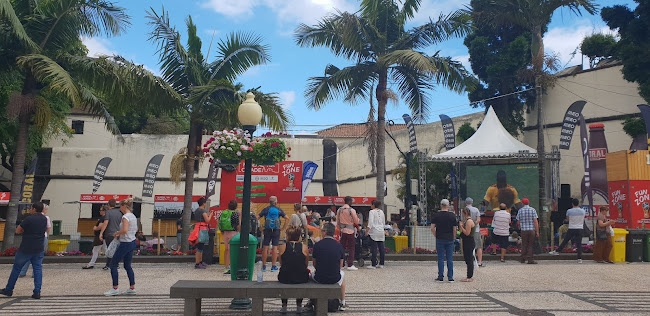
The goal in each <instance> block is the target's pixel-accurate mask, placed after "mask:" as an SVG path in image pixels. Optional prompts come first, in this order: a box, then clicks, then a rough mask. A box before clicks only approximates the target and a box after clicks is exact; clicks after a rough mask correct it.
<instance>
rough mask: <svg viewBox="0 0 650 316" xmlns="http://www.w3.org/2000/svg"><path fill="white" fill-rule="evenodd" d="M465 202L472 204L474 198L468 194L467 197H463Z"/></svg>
mask: <svg viewBox="0 0 650 316" xmlns="http://www.w3.org/2000/svg"><path fill="white" fill-rule="evenodd" d="M465 203H466V204H472V203H474V200H472V198H471V197H469V196H468V197H467V198H466V199H465Z"/></svg>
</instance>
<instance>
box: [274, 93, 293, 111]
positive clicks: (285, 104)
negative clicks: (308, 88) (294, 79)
mask: <svg viewBox="0 0 650 316" xmlns="http://www.w3.org/2000/svg"><path fill="white" fill-rule="evenodd" d="M278 97H279V98H280V104H282V108H284V109H285V110H288V109H289V108H291V106H292V105H293V103H294V102H295V101H296V91H281V92H280V93H278Z"/></svg>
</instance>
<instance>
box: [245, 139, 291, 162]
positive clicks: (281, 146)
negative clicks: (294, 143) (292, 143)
mask: <svg viewBox="0 0 650 316" xmlns="http://www.w3.org/2000/svg"><path fill="white" fill-rule="evenodd" d="M263 136H264V137H268V138H257V139H255V141H253V151H252V153H251V158H252V159H253V163H255V164H257V165H269V164H276V163H278V162H282V161H285V160H287V158H289V157H291V154H290V151H291V147H287V145H286V144H285V143H284V141H282V140H281V139H280V138H278V137H273V136H275V135H273V134H271V133H270V132H269V133H266V134H264V135H263Z"/></svg>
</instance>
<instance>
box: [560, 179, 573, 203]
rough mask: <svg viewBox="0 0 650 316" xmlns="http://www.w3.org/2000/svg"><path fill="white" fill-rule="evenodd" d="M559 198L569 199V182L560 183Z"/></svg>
mask: <svg viewBox="0 0 650 316" xmlns="http://www.w3.org/2000/svg"><path fill="white" fill-rule="evenodd" d="M560 198H561V199H570V198H571V185H570V184H561V185H560ZM569 203H570V202H569Z"/></svg>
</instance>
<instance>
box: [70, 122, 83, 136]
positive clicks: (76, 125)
mask: <svg viewBox="0 0 650 316" xmlns="http://www.w3.org/2000/svg"><path fill="white" fill-rule="evenodd" d="M72 130H73V133H75V134H83V133H84V121H72Z"/></svg>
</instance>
